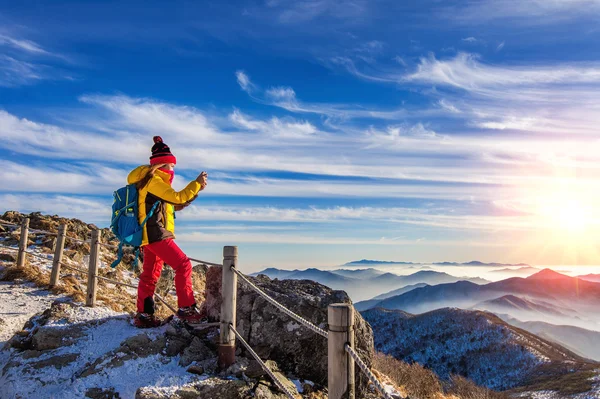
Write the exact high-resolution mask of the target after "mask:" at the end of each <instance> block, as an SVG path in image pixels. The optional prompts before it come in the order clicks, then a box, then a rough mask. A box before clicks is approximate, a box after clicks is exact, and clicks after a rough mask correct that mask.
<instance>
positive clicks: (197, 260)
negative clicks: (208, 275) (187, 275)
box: [188, 258, 223, 267]
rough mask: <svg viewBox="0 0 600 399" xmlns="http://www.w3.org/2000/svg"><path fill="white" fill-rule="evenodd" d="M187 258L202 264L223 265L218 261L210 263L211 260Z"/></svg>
mask: <svg viewBox="0 0 600 399" xmlns="http://www.w3.org/2000/svg"><path fill="white" fill-rule="evenodd" d="M188 259H189V260H191V261H192V262H196V263H200V264H202V265H207V266H215V267H223V265H222V264H220V263H212V262H207V261H205V260H200V259H194V258H188Z"/></svg>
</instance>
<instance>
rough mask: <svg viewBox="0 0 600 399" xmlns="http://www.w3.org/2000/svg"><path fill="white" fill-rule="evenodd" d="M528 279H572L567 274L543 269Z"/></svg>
mask: <svg viewBox="0 0 600 399" xmlns="http://www.w3.org/2000/svg"><path fill="white" fill-rule="evenodd" d="M527 278H528V279H532V280H557V279H562V278H570V277H569V276H567V275H566V274H561V273H559V272H556V271H554V270H552V269H543V270H541V271H539V272H537V273H536V274H533V275H531V276H529V277H527Z"/></svg>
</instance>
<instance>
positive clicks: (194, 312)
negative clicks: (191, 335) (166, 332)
mask: <svg viewBox="0 0 600 399" xmlns="http://www.w3.org/2000/svg"><path fill="white" fill-rule="evenodd" d="M177 317H178V318H179V319H180V320H182V321H184V322H186V323H188V324H200V323H202V322H204V321H206V315H204V314H202V313H200V311H199V310H198V308H197V307H196V305H192V306H186V307H185V308H179V310H178V311H177Z"/></svg>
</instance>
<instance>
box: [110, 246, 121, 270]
mask: <svg viewBox="0 0 600 399" xmlns="http://www.w3.org/2000/svg"><path fill="white" fill-rule="evenodd" d="M122 259H123V241H120V240H119V249H118V250H117V259H116V260H115V261H114V262H113V263H111V264H110V267H112V268H113V269H114V268H115V267H117V265H118V264H119V263H121V260H122Z"/></svg>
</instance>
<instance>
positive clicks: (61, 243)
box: [50, 224, 67, 288]
mask: <svg viewBox="0 0 600 399" xmlns="http://www.w3.org/2000/svg"><path fill="white" fill-rule="evenodd" d="M66 233H67V225H66V224H61V225H60V226H59V228H58V236H57V237H56V241H55V242H54V258H53V260H52V274H50V288H52V287H55V286H56V285H57V284H58V279H59V278H60V262H62V256H63V249H64V248H65V236H66Z"/></svg>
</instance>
